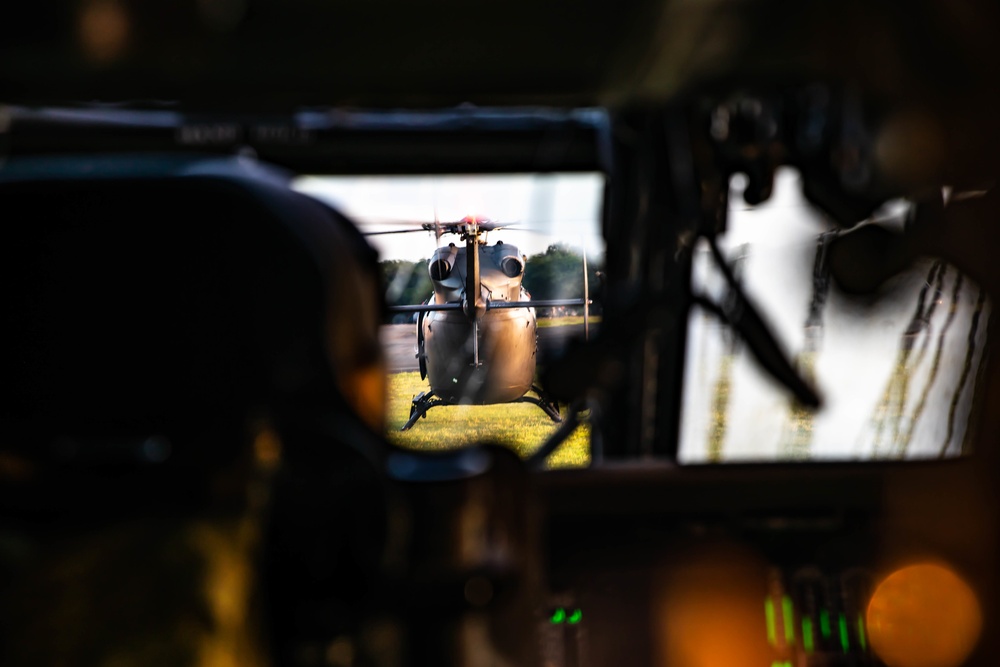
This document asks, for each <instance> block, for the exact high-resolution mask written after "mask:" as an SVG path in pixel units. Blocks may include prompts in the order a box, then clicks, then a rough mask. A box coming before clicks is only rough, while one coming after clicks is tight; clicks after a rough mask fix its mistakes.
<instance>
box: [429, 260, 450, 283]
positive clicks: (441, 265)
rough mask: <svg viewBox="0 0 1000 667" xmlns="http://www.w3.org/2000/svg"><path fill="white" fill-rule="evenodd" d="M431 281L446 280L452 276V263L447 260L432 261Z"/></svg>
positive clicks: (430, 268)
mask: <svg viewBox="0 0 1000 667" xmlns="http://www.w3.org/2000/svg"><path fill="white" fill-rule="evenodd" d="M429 270H430V274H431V280H445V279H447V278H448V276H450V275H451V263H450V262H449V261H448V260H446V259H435V260H431V263H430V267H429Z"/></svg>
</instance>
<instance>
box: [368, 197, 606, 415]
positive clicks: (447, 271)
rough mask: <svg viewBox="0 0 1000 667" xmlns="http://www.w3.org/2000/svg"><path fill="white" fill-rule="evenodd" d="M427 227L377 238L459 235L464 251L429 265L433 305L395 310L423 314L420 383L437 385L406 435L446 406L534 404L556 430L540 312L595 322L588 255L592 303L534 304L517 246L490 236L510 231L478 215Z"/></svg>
mask: <svg viewBox="0 0 1000 667" xmlns="http://www.w3.org/2000/svg"><path fill="white" fill-rule="evenodd" d="M419 225H420V226H419V228H418V229H413V230H402V231H389V232H370V233H369V235H378V234H397V233H406V232H409V231H430V232H434V233H435V235H436V236H437V237H438V238H440V237H441V236H443V235H445V234H454V235H457V236H458V237H459V239H460V242H462V243H463V244H464V245H462V246H459V245H456V244H455V243H449V244H448V245H447V246H442V247H439V248H437V250H435V251H434V254H433V255H432V257H431V259H430V260H429V262H428V271H429V273H430V277H431V281H432V283H433V285H434V294H433V296H432V297H431V298H430V299H428V302H427V303H423V304H415V305H402V306H391V307H390V308H389V310H390V312H395V313H416V314H417V354H416V356H417V360H418V364H419V368H420V379H421V380H425V379H426V380H428V381H429V384H430V390H428V391H424V392H421V393H419V394H417V395H416V396H415V397H414V398H413V401H412V403H411V405H410V414H409V419H407V421H406V423H405V424H403V426H402V428H401V429H400V430H401V431H406V430H409V429H410V428H412V427H413V425H414V424H415V423H416V422H417V420H418V419H420V418H421V417H425V416H426V415H427V412H428V410H430V409H431V408H433V407H437V406H442V405H492V404H497V403H531V404H533V405H536V406H538V407H539V408H540V409H541V410H542V411H543V412H544V413H545V414H546V415H547V416H548V417H549V418H550V419H551V420H552V421H553V422H556V423H558V422H561V421H562V417H561V416H560V414H559V405H558V403H557V402H556V400H554V399H553V398H552V397H551V396H550V395H549V394H548V393H547V392H546V391H545V390H544V389H542V388H541V387H540V386H538V385H537V384H535V382H534V378H535V366H536V361H537V329H538V322H537V317H536V313H535V308H551V307H559V306H583V308H584V320H585V322H587V320H588V319H589V318H588V315H589V306H590V304H591V301H590V298H589V287H588V284H587V268H586V253H584V260H583V261H584V264H583V275H584V298H582V299H545V300H532V299H531V295H530V294H529V293H528V291H527V290H526V289H525V288H524V286H523V284H522V280H523V278H524V270H525V259H526V258H525V257H524V256H523V255H522V254H521V253H520V251H519V250H518V248H517V246H514V245H511V244H509V243H504V242H503V241H498V242H496V243H495V244H493V245H488V244H487V240H486V237H487V234H488V233H489V232H491V231H494V230H498V229H502V228H505V227H509V226H510V225H507V224H502V223H498V222H496V221H494V220H490V219H488V218H483V217H480V216H475V215H468V216H465V217H464V218H462V219H461V220H458V221H456V222H449V223H441V222H438V221H435V222H433V223H429V222H425V223H419ZM532 393H533V394H534V395H532Z"/></svg>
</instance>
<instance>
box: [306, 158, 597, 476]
mask: <svg viewBox="0 0 1000 667" xmlns="http://www.w3.org/2000/svg"><path fill="white" fill-rule="evenodd" d="M294 187H295V188H296V189H298V190H300V191H302V192H305V193H307V194H310V195H313V196H315V197H317V198H319V199H322V200H324V201H327V202H328V203H330V204H332V205H334V206H335V207H337V208H338V209H339V210H340V211H342V212H343V213H345V214H346V215H347V216H348V217H350V218H351V219H352V220H354V221H355V222H356V223H357V224H358V226H359V228H360V229H361V231H362V232H363V233H365V234H366V235H367V236H368V239H369V241H370V242H371V243H372V244H373V245H374V246H375V247H376V248H377V249H378V251H379V254H380V257H381V267H382V272H383V278H384V283H385V287H386V295H385V297H386V302H387V303H388V305H389V308H390V313H389V316H388V319H387V320H386V322H385V323H384V326H383V327H382V332H381V336H382V342H383V347H384V349H385V350H386V353H387V356H388V362H389V370H390V376H389V378H388V388H389V418H388V424H387V427H388V428H387V436H388V437H389V439H390V440H392V441H393V442H395V443H397V444H399V445H402V446H405V447H411V448H414V449H419V450H423V451H438V450H444V449H450V448H453V447H458V446H462V445H464V444H470V443H473V442H486V441H489V442H495V443H501V444H504V445H507V446H509V447H511V448H512V449H513V450H515V451H516V452H517V453H518V454H520V455H521V456H529V455H531V454H532V453H533V452H534V451H535V450H536V449H537V448H538V447H539V446H540V445H541V444H542V443H543V442H544V441H545V440H546V439H547V437H548V436H549V435H550V434H551V433H552V432H553V431H554V430H555V429H556V428H558V426H559V420H561V419H562V417H564V416H565V414H566V406H564V405H559V404H558V403H556V402H555V401H554V400H552V398H551V397H550V396H549V395H548V394H547V393H546V392H545V387H544V386H542V385H541V384H540V382H539V372H540V370H541V369H542V368H543V367H544V365H545V363H546V361H547V360H548V359H550V358H551V357H552V355H553V354H554V353H556V352H557V351H558V349H559V348H560V347H561V346H562V345H565V343H566V342H567V341H568V340H569V339H570V338H571V337H587V336H592V335H594V334H595V333H596V328H597V327H599V326H600V319H601V317H600V315H601V305H600V303H599V301H598V300H596V299H595V296H594V295H596V294H598V293H599V285H600V283H599V281H600V278H601V268H602V264H603V257H604V241H603V238H602V236H601V233H600V212H601V203H602V196H603V189H604V176H603V174H599V173H556V174H501V175H450V176H447V175H445V176H438V175H434V176H430V175H428V176H351V177H337V176H304V177H301V178H299V179H298V180H297V181H296V182H295V184H294ZM473 249H475V250H474V252H473ZM588 295H589V297H590V298H589V299H588V298H587V297H588ZM587 301H591V303H585V302H587ZM589 461H590V438H589V432H588V429H587V427H586V425H582V426H580V427H578V428H577V430H576V431H575V432H574V433H573V435H571V436H570V437H569V438H568V439H567V440H566V441H565V442H564V443H563V444H562V445H561V446H560V447H559V449H558V450H556V452H555V453H554V454H553V455H552V456H550V457H549V458H548V465H550V466H553V467H567V466H584V465H587V464H588V463H589Z"/></svg>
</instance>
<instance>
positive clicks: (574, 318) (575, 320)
mask: <svg viewBox="0 0 1000 667" xmlns="http://www.w3.org/2000/svg"><path fill="white" fill-rule="evenodd" d="M589 319H590V324H592V325H593V324H600V323H601V316H600V315H591V316H590V318H589ZM571 324H583V315H570V316H568V317H539V318H538V328H539V329H544V328H546V327H565V326H568V325H571Z"/></svg>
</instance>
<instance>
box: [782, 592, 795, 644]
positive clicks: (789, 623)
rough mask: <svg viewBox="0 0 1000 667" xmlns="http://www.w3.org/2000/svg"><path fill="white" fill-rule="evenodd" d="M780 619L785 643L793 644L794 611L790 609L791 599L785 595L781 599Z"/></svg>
mask: <svg viewBox="0 0 1000 667" xmlns="http://www.w3.org/2000/svg"><path fill="white" fill-rule="evenodd" d="M781 618H782V620H783V621H784V622H785V641H786V642H788V643H789V644H794V643H795V610H794V609H793V607H792V598H790V597H788V596H787V595H785V596H784V597H782V598H781Z"/></svg>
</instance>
